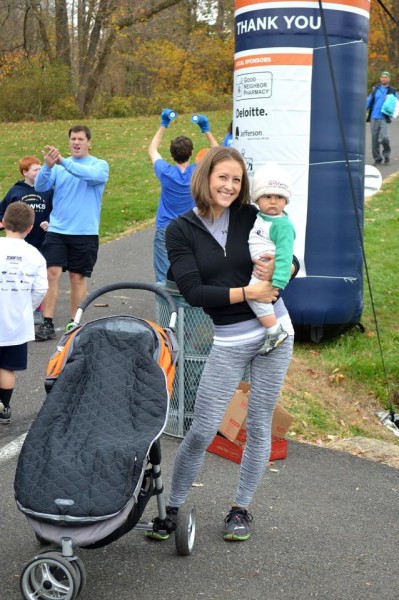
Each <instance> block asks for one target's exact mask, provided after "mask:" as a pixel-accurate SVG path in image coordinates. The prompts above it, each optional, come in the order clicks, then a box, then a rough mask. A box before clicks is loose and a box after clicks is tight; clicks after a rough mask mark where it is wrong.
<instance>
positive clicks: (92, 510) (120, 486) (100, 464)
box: [15, 317, 168, 525]
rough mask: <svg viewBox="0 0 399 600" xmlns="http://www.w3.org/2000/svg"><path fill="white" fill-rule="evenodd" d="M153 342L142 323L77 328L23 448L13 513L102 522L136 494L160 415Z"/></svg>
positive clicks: (162, 389) (159, 374)
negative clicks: (63, 361) (61, 367)
mask: <svg viewBox="0 0 399 600" xmlns="http://www.w3.org/2000/svg"><path fill="white" fill-rule="evenodd" d="M157 345H158V337H157V334H156V332H155V331H154V329H153V328H152V327H151V325H150V324H148V323H147V322H146V321H142V320H140V319H137V318H135V317H108V318H105V319H99V320H98V321H92V322H90V323H87V324H86V325H84V326H83V327H82V328H81V330H80V331H78V333H77V334H76V336H75V340H74V346H73V349H72V351H71V354H70V356H69V358H68V361H67V362H66V364H65V367H64V369H63V371H62V372H61V374H60V376H59V377H58V379H57V381H56V382H55V384H54V385H53V387H52V389H51V390H50V392H49V393H48V395H47V398H46V399H45V401H44V403H43V406H42V408H41V410H40V411H39V413H38V415H37V417H36V419H35V420H34V422H33V424H32V426H31V428H30V430H29V432H28V435H27V437H26V439H25V442H24V444H23V447H22V450H21V454H20V457H19V461H18V465H17V471H16V476H15V496H16V500H17V504H18V507H19V508H20V509H21V510H22V511H23V512H25V513H26V514H27V515H30V516H34V518H38V519H39V520H42V521H47V522H57V521H59V522H60V521H63V522H68V523H69V524H73V523H76V525H78V524H82V523H89V522H95V521H97V520H101V519H106V518H108V517H110V516H112V515H115V514H117V513H118V512H119V511H121V510H123V508H124V507H125V506H126V504H127V503H128V502H129V500H130V499H131V498H132V497H133V496H134V495H137V494H138V492H139V488H140V484H141V480H142V477H143V474H144V469H145V467H146V465H147V462H148V453H149V450H150V448H151V446H152V444H153V442H154V440H155V439H157V438H158V437H159V436H160V434H161V433H162V431H163V429H164V427H165V423H166V418H167V411H168V390H167V386H166V379H165V374H164V372H163V370H162V368H161V367H160V366H159V365H158V364H157V361H156V358H154V356H156V352H157Z"/></svg>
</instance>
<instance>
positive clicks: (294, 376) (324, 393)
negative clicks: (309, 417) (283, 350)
mask: <svg viewBox="0 0 399 600" xmlns="http://www.w3.org/2000/svg"><path fill="white" fill-rule="evenodd" d="M293 397H295V398H296V399H298V398H299V399H300V400H299V401H298V400H296V402H297V405H298V402H299V404H300V403H302V404H303V409H304V412H305V410H306V401H307V398H308V399H312V400H314V399H315V400H316V401H318V402H319V403H320V405H321V406H322V407H323V408H324V409H326V410H327V411H328V413H329V414H330V415H331V417H332V419H333V420H334V423H338V424H339V428H340V434H338V435H337V434H336V432H335V431H334V432H333V434H332V432H331V431H329V430H328V424H327V426H326V429H325V430H323V431H321V433H320V432H319V433H318V434H317V436H315V433H314V431H310V430H309V431H308V432H307V431H306V428H304V427H301V414H300V406H299V411H297V413H296V415H295V421H294V423H293V425H292V427H291V430H292V431H291V433H292V432H295V429H296V426H297V429H298V430H299V431H300V433H299V434H296V435H294V436H293V437H292V439H297V440H298V441H301V442H306V443H311V444H317V445H321V446H324V447H328V448H335V449H337V450H343V451H345V452H350V453H351V454H355V455H356V456H361V457H364V458H367V459H370V460H374V461H377V462H381V463H384V464H387V465H389V466H391V467H396V468H399V438H398V437H396V436H395V435H394V434H393V433H392V432H391V431H390V430H389V429H388V428H387V427H385V426H384V425H382V423H381V421H380V419H379V418H378V416H376V413H377V411H381V410H383V409H382V408H381V405H380V403H379V402H378V400H377V399H376V398H374V397H373V396H372V395H371V394H370V393H368V392H367V390H365V389H364V388H362V387H361V386H356V387H355V386H350V385H349V383H348V382H347V381H346V380H345V378H344V377H343V376H342V375H341V374H340V373H339V372H338V371H334V372H332V373H328V372H326V371H325V370H323V369H322V368H321V367H320V365H319V364H318V363H317V353H315V355H312V354H311V352H310V353H309V359H306V358H304V357H303V356H302V355H300V356H299V355H295V354H294V357H293V360H292V363H291V366H290V369H289V371H288V374H287V377H286V380H285V384H284V388H283V393H282V398H281V402H282V404H283V405H284V406H286V407H287V409H288V410H290V403H291V402H292V398H293ZM351 431H359V432H361V433H360V434H355V435H352V434H351Z"/></svg>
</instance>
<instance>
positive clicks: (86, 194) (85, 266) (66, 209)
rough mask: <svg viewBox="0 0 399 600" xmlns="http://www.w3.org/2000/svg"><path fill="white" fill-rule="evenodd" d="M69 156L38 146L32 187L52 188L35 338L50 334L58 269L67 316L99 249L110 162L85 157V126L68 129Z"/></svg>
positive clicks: (74, 306)
mask: <svg viewBox="0 0 399 600" xmlns="http://www.w3.org/2000/svg"><path fill="white" fill-rule="evenodd" d="M69 147H70V150H71V156H70V157H69V158H63V157H62V156H61V154H60V152H59V151H58V149H57V148H55V147H54V146H46V147H45V149H44V151H43V157H44V165H43V167H42V168H41V170H40V171H39V173H38V174H37V176H36V181H35V185H36V189H37V190H38V191H45V190H49V189H51V188H54V197H53V210H52V212H51V214H50V225H49V228H48V232H47V235H46V239H45V242H44V244H43V246H42V249H41V252H42V253H43V255H44V257H45V259H46V261H47V276H48V282H49V289H48V292H47V295H46V297H45V299H44V302H43V316H44V323H42V325H40V326H39V328H38V329H37V330H36V339H37V340H40V341H43V340H49V339H54V338H55V335H56V334H55V329H54V323H53V318H54V314H55V310H56V307H57V301H58V292H59V282H60V278H61V275H62V272H63V271H68V272H69V279H70V284H71V294H70V304H71V317H74V316H75V313H76V310H77V307H78V306H79V304H80V302H82V300H83V299H84V298H85V297H86V295H87V283H86V278H87V277H90V276H91V273H92V271H93V268H94V265H95V264H96V261H97V253H98V244H99V240H98V232H99V226H100V214H101V202H102V196H103V192H104V187H105V184H106V182H107V180H108V175H109V167H108V163H107V162H106V161H105V160H101V159H98V158H95V157H94V156H90V154H89V151H90V147H91V132H90V129H89V128H88V127H86V126H85V125H76V126H75V127H72V128H71V129H70V130H69Z"/></svg>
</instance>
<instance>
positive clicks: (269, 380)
mask: <svg viewBox="0 0 399 600" xmlns="http://www.w3.org/2000/svg"><path fill="white" fill-rule="evenodd" d="M262 343H263V341H262V340H261V341H257V342H256V343H250V344H245V345H242V346H241V347H235V346H234V347H223V346H213V347H212V349H211V352H210V354H209V357H208V360H207V361H206V364H205V367H204V370H203V373H202V377H201V381H200V384H199V386H198V390H197V398H196V401H195V409H194V418H193V422H192V425H191V428H190V430H189V432H188V433H187V435H186V437H185V438H184V440H183V441H182V443H181V444H180V446H179V448H178V451H177V454H176V459H175V463H174V468H173V477H172V487H171V492H170V496H169V501H168V504H169V505H170V506H180V505H181V504H183V502H184V501H185V500H186V498H187V495H188V492H189V491H190V488H191V486H192V484H193V482H194V481H195V478H196V477H197V475H198V473H199V472H200V470H201V468H202V466H203V463H204V458H205V452H206V449H207V448H208V446H209V444H210V443H211V441H212V440H213V438H214V436H215V435H216V432H217V430H218V428H219V425H220V423H221V421H222V419H223V416H224V413H225V411H226V407H227V405H228V403H229V401H230V399H231V398H232V396H233V394H234V392H235V390H236V389H237V386H238V384H239V383H240V381H241V379H242V376H243V373H244V370H245V367H246V366H247V365H248V364H249V366H250V380H251V392H250V397H249V401H248V416H247V444H246V448H245V451H244V455H243V458H242V463H241V468H240V478H239V483H238V488H237V491H236V496H235V501H234V504H237V505H238V506H242V507H248V506H249V503H250V502H251V500H252V497H253V495H254V493H255V490H256V487H257V486H258V484H259V482H260V480H261V478H262V476H263V473H264V470H265V467H266V464H267V462H268V459H269V456H270V448H271V421H272V415H273V409H274V406H275V404H276V402H277V400H278V397H279V394H280V390H281V386H282V384H283V381H284V377H285V374H286V372H287V369H288V367H289V364H290V361H291V357H292V350H293V343H294V337H293V336H289V337H288V338H287V339H286V340H285V341H284V342H283V343H282V344H281V345H280V346H278V347H277V348H275V349H274V350H273V351H272V352H270V354H267V355H265V356H259V355H258V354H257V352H258V351H259V349H260V347H261V346H262Z"/></svg>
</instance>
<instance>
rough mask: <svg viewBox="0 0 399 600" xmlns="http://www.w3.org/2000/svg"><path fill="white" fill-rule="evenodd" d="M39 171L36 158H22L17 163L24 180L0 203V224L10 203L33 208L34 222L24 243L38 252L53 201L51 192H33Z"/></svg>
mask: <svg viewBox="0 0 399 600" xmlns="http://www.w3.org/2000/svg"><path fill="white" fill-rule="evenodd" d="M40 169H41V162H40V160H39V159H38V158H36V156H24V158H22V159H21V160H20V162H19V170H20V173H21V175H22V176H23V178H24V179H21V180H20V181H17V182H16V183H15V184H14V185H13V186H12V188H11V189H10V190H9V191H8V192H7V194H6V195H5V196H4V198H3V200H2V201H1V202H0V222H1V221H2V219H3V216H4V213H5V212H6V209H7V206H8V205H9V204H11V202H25V204H28V205H29V206H30V207H31V208H33V211H34V213H35V222H34V225H33V229H32V231H31V232H30V233H29V235H28V236H27V237H26V241H27V242H28V244H32V246H34V247H35V248H37V249H38V250H40V249H41V247H42V244H43V241H44V236H45V235H46V231H47V229H48V221H49V217H50V212H51V209H52V199H53V190H49V191H47V192H37V191H36V190H35V179H36V175H37V174H38V172H39V171H40ZM0 225H1V223H0Z"/></svg>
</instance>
